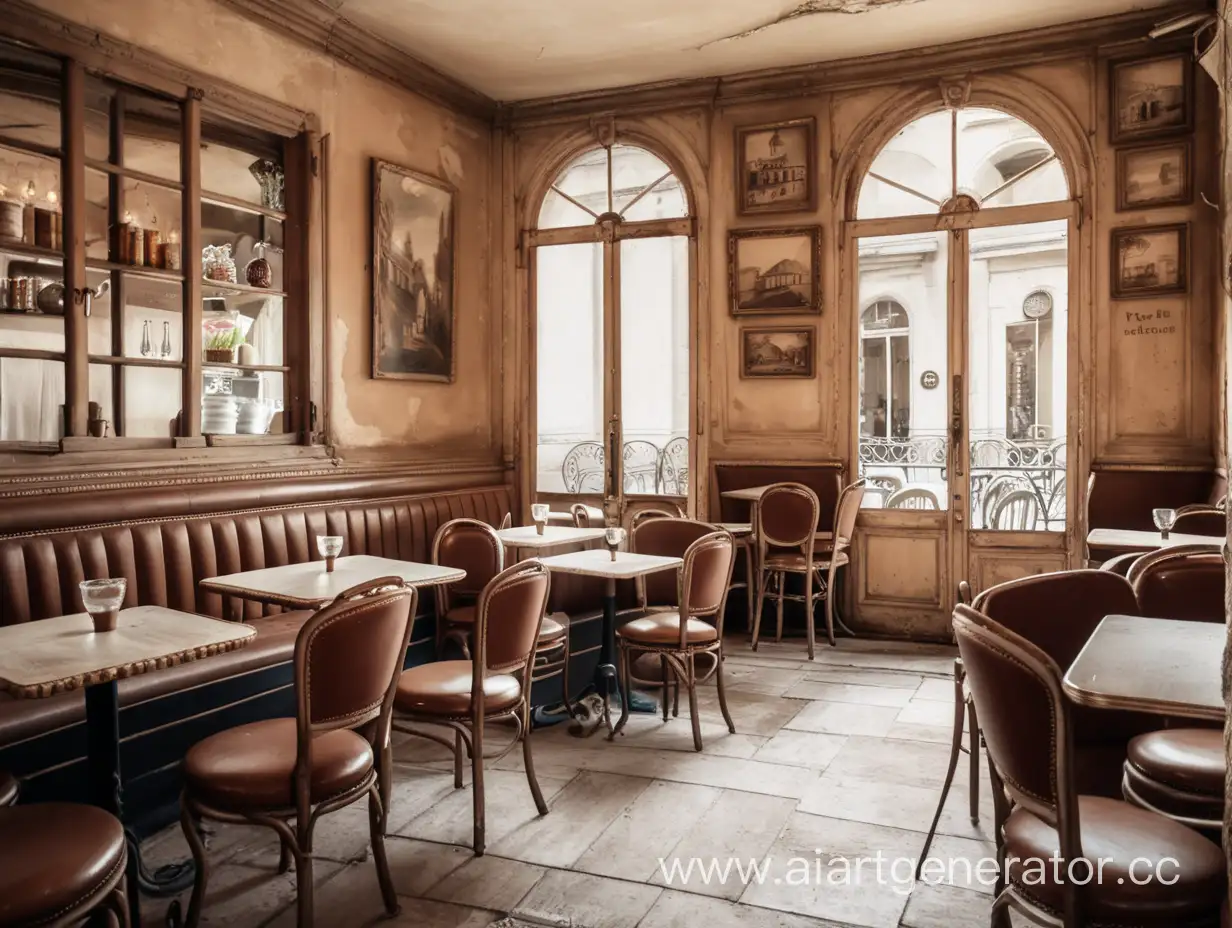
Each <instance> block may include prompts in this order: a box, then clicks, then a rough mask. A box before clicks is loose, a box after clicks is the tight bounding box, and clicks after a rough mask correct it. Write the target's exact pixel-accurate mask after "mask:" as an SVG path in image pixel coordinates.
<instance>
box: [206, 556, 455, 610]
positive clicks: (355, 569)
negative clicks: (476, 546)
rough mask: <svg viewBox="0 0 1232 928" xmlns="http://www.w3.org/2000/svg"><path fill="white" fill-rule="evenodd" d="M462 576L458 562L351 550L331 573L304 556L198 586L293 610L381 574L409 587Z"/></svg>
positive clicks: (312, 605) (330, 597) (319, 602)
mask: <svg viewBox="0 0 1232 928" xmlns="http://www.w3.org/2000/svg"><path fill="white" fill-rule="evenodd" d="M465 576H466V571H464V570H460V569H458V568H456V567H438V566H437V565H435V564H419V563H416V562H415V561H397V560H394V559H393V558H388V557H376V556H374V555H371V554H351V555H348V556H346V557H340V558H338V559H337V560H336V561H334V570H333V572H332V573H331V572H328V571H326V569H325V561H323V560H322V561H304V562H303V563H301V564H285V565H283V566H282V567H264V568H262V569H260V570H246V571H244V572H242V573H238V574H225V575H223V576H221V577H211V578H209V579H208V580H202V581H201V587H202V589H206V590H209V591H210V592H212V593H223V594H225V595H228V596H235V597H237V598H239V599H247V600H252V601H253V602H258V603H272V604H274V605H278V606H289V607H291V608H293V609H315V608H316V607H317V606H321V605H323V604H325V603H328V602H332V601H333V600H334V598H335V597H336V596H337V595H338V594H339V593H341V592H343V591H344V590H348V589H350V588H351V587H353V586H355V585H356V584H359V583H367V582H368V581H370V580H378V579H380V578H381V577H398V578H400V579H401V580H402V581H403V582H404V583H406V584H407V585H408V586H432V585H435V584H439V583H453V582H454V581H456V580H461V579H463V578H464V577H465Z"/></svg>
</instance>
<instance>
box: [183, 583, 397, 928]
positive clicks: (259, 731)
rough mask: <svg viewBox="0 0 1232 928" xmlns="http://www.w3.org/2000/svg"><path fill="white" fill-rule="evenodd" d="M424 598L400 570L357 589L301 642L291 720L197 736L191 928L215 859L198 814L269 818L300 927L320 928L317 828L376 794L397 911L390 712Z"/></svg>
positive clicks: (373, 824) (381, 847)
mask: <svg viewBox="0 0 1232 928" xmlns="http://www.w3.org/2000/svg"><path fill="white" fill-rule="evenodd" d="M415 600H416V594H415V591H414V590H413V589H408V588H407V587H405V586H404V585H403V583H402V581H401V580H400V579H398V578H397V577H385V578H382V579H380V580H374V581H372V582H370V583H364V584H360V585H358V586H354V587H352V588H351V589H349V590H346V591H345V592H343V593H340V594H339V595H338V598H337V599H335V600H334V601H333V602H332V603H330V604H329V605H328V606H326V607H324V608H323V609H321V610H320V611H319V612H317V613H316V614H315V615H313V616H312V617H311V618H310V619H308V621H307V622H305V623H304V625H303V627H302V628H301V629H300V631H299V634H298V635H297V636H296V639H295V700H296V711H295V718H281V719H267V720H265V721H261V722H251V723H249V724H247V725H241V726H239V727H238V728H232V729H230V730H229V731H224V732H219V733H218V734H216V735H211V736H210V737H208V738H206V739H205V740H204V741H199V742H198V743H197V744H195V745H193V747H192V748H191V749H190V750H189V752H188V754H187V755H186V756H185V758H184V767H183V770H184V791H183V794H182V795H181V797H180V824H181V825H182V827H183V829H184V836H185V838H187V839H188V845H189V847H190V848H191V849H192V855H193V860H194V862H195V863H196V867H197V874H196V881H195V883H194V884H193V891H192V898H191V899H190V900H189V903H188V915H187V917H186V918H185V922H184V923H185V925H187V926H188V928H195V926H196V925H197V923H198V921H199V920H200V918H201V906H202V903H203V902H204V900H205V890H206V882H207V880H208V878H209V863H208V861H207V859H206V854H205V845H204V844H203V843H202V839H201V833H200V830H199V825H198V822H199V821H200V820H201V819H203V818H209V819H214V820H215V821H221V822H234V823H238V824H249V825H262V826H264V827H266V828H272V829H273V830H274V831H275V832H276V833H277V835H278V837H279V839H280V841H281V843H282V857H281V859H280V861H279V872H283V873H285V872H286V870H287V869H288V868H289V866H290V863H291V861H292V859H294V861H295V878H296V885H297V890H298V918H297V922H296V923H297V924H298V925H299V928H308V926H311V925H312V905H313V900H312V861H313V852H312V834H313V830H314V829H315V827H316V824H317V821H318V820H319V819H320V818H321V816H323V815H327V814H329V813H330V812H334V811H336V810H338V809H341V808H343V807H344V806H349V805H350V804H351V803H353V802H356V801H357V800H359V799H362V798H364V797H365V796H367V797H368V828H369V832H370V834H371V839H372V856H373V860H374V861H375V863H376V872H377V878H378V880H379V882H380V886H381V896H382V898H383V900H384V902H385V909H386V911H387V912H388V913H389V914H390V915H396V914H397V912H398V909H399V906H398V899H397V896H396V895H395V894H394V885H393V880H392V878H391V877H390V874H389V862H388V860H387V859H386V856H385V843H384V841H385V824H386V821H387V818H388V815H389V801H390V795H391V792H392V749H391V745H390V735H389V732H390V714H391V712H392V710H393V703H394V692H395V688H396V686H397V683H398V674H399V671H401V669H402V664H403V660H404V656H405V654H406V649H407V645H408V644H409V643H410V640H411V627H412V625H413V623H414V615H415Z"/></svg>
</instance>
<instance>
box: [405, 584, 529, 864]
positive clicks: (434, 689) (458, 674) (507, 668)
mask: <svg viewBox="0 0 1232 928" xmlns="http://www.w3.org/2000/svg"><path fill="white" fill-rule="evenodd" d="M550 585H551V580H550V576H549V574H548V569H547V568H546V567H544V566H543V564H542V563H541V562H539V561H537V560H527V561H521V562H519V563H517V564H514V565H513V566H512V567H509V568H506V569H505V570H504V571H502V572H501V573H499V574H497V575H496V576H495V577H493V578H492V579H491V580H490V581H489V582H488V585H487V586H486V587H484V588H483V592H481V593H480V594H479V602H478V603H477V604H476V606H475V623H474V631H473V633H472V640H471V657H470V659H468V660H461V661H437V662H435V663H432V664H421V665H420V666H418V667H412V668H411V669H410V670H407V671H406V672H404V673H403V674H402V676H401V678H400V679H399V680H398V684H397V696H396V698H395V701H394V705H395V707H396V708H397V710H398V715H397V718H396V719H395V721H394V728H396V729H397V730H398V731H402V732H406V733H408V734H412V735H418V736H421V737H426V738H429V739H431V740H433V741H439V742H440V743H442V744H445V746H446V747H451V748H452V749H453V752H454V774H453V775H454V781H453V785H454V788H455V789H461V788H462V763H463V751H464V750H465V752H466V753H467V754H469V755H470V758H471V780H472V785H473V789H474V800H473V803H474V842H473V847H474V850H475V854H476V856H480V855H482V854H483V851H484V788H483V765H484V756H483V734H484V725H485V724H487V723H490V722H498V721H502V720H506V719H510V720H512V721H513V722H514V723H515V725H516V726H517V728H516V731H515V733H514V737H513V739H512V740H511V741H510V742H509V745H508V746H507V747H506V748H505V749H504V751H502V752H501V754H500V755H499V756H504V754H505V753H507V752H508V751H509V750H511V749H512V748H513V747H514V745H516V744H517V743H518V742H519V741H520V742H521V743H522V762H523V765H524V766H525V767H526V780H527V783H528V784H529V786H530V792H531V796H532V797H534V800H535V807H536V808H537V809H538V810H539V814H540V815H547V813H548V806H547V803H546V802H544V800H543V793H542V792H541V791H540V789H539V782H538V780H536V779H535V762H534V758H533V757H532V756H531V750H530V688H531V678H532V676H533V670H534V662H535V653H536V650H537V644H538V642H539V641H540V626H541V625H542V623H543V613H544V609H545V608H546V607H547V603H548V593H549V590H550ZM422 724H431V725H439V726H443V727H446V728H450V729H452V730H453V732H454V738H453V743H452V744H449V743H448V741H446V740H445V739H442V738H440V737H438V736H437V735H435V734H432V733H430V732H428V731H425V730H423V729H422V728H419V727H416V726H417V725H422Z"/></svg>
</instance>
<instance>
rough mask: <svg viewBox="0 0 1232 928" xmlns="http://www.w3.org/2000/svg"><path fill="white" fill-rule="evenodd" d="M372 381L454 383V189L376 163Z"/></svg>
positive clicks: (374, 180) (411, 173)
mask: <svg viewBox="0 0 1232 928" xmlns="http://www.w3.org/2000/svg"><path fill="white" fill-rule="evenodd" d="M372 376H373V377H378V378H384V377H390V378H397V379H401V380H434V381H441V382H444V383H451V382H452V381H453V378H454V190H453V188H452V187H450V186H449V185H448V184H447V183H445V182H444V181H442V180H439V179H437V178H435V177H431V176H429V175H427V174H420V173H419V172H418V171H412V170H410V169H409V168H403V167H399V166H397V165H395V164H390V163H388V162H386V161H379V160H377V159H373V162H372Z"/></svg>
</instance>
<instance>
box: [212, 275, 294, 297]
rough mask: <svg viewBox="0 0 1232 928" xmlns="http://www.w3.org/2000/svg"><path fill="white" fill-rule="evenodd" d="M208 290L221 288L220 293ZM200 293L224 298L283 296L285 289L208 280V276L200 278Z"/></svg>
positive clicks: (285, 293)
mask: <svg viewBox="0 0 1232 928" xmlns="http://www.w3.org/2000/svg"><path fill="white" fill-rule="evenodd" d="M209 290H221V291H222V293H208V292H207V291H209ZM201 295H202V296H206V297H214V298H218V297H222V298H223V299H226V298H227V297H228V296H247V295H256V296H278V297H285V296H286V295H287V292H286V291H285V290H274V289H272V288H270V287H254V286H252V285H250V284H233V283H228V282H226V281H222V280H210V279H208V278H204V277H203V278H202V279H201Z"/></svg>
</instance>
